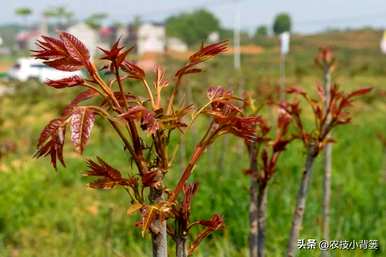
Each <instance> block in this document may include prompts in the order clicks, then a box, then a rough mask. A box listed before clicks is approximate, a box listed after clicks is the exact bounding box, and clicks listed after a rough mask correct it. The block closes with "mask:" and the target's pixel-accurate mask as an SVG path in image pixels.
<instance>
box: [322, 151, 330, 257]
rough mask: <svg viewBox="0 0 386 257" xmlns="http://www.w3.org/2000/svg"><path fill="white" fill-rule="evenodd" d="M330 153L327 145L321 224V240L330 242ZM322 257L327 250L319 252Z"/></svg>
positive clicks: (325, 256) (326, 254)
mask: <svg viewBox="0 0 386 257" xmlns="http://www.w3.org/2000/svg"><path fill="white" fill-rule="evenodd" d="M331 152H332V145H331V144H327V145H326V148H325V149H324V180H323V224H322V239H323V240H327V241H328V240H330V199H331V166H332V163H331V160H332V159H331V157H332V155H331ZM321 256H322V257H327V256H329V253H328V251H327V250H325V251H321Z"/></svg>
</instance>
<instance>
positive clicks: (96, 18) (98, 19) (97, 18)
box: [85, 13, 107, 29]
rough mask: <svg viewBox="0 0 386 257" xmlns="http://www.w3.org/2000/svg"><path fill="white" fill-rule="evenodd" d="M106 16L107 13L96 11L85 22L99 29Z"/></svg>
mask: <svg viewBox="0 0 386 257" xmlns="http://www.w3.org/2000/svg"><path fill="white" fill-rule="evenodd" d="M106 18H107V14H106V13H94V14H92V15H90V16H89V17H87V18H86V20H85V23H86V24H87V25H89V26H90V27H91V28H93V29H99V28H100V27H101V26H102V22H103V20H104V19H106Z"/></svg>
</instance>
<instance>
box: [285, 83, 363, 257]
mask: <svg viewBox="0 0 386 257" xmlns="http://www.w3.org/2000/svg"><path fill="white" fill-rule="evenodd" d="M370 90H371V88H362V89H359V90H356V91H353V92H351V93H345V92H343V91H341V90H339V89H338V86H337V85H332V86H331V88H330V92H329V93H328V95H329V99H328V101H326V97H325V96H326V95H327V93H326V92H325V90H324V88H323V86H320V85H319V86H317V90H316V91H317V95H318V97H317V98H312V97H310V96H309V95H308V94H307V93H306V92H305V91H304V90H303V89H302V88H298V87H292V88H288V89H287V93H288V94H295V95H297V96H300V97H302V98H304V100H305V101H306V102H307V103H308V105H309V106H310V108H311V110H312V113H313V118H314V127H313V129H312V130H310V131H308V130H306V129H305V126H304V123H303V119H302V114H301V108H300V103H299V101H297V100H295V101H293V102H288V103H282V104H281V106H282V108H283V110H285V111H286V112H287V113H288V114H289V115H291V117H292V119H293V120H294V123H295V125H296V128H297V137H298V138H299V139H301V140H302V141H303V144H304V147H305V148H306V153H307V154H306V155H307V156H306V161H305V165H304V170H303V174H302V178H301V181H300V187H299V191H298V194H297V199H296V207H295V210H294V214H293V218H292V225H291V231H290V234H289V242H288V248H287V256H288V257H293V256H295V252H296V248H297V240H298V236H299V231H300V228H301V225H302V221H303V215H304V209H305V207H306V197H307V192H308V186H309V182H310V178H311V173H312V168H313V164H314V161H315V159H316V157H317V156H318V155H319V153H320V152H321V151H322V150H323V148H324V147H325V146H326V144H328V143H332V142H333V140H332V139H331V138H330V137H328V135H329V134H330V132H331V131H332V130H333V129H334V128H336V127H337V126H340V125H344V124H347V123H349V122H350V121H351V114H350V113H349V112H348V111H347V109H348V107H350V106H351V104H352V103H353V101H354V100H355V98H356V97H358V96H361V95H364V94H366V93H368V92H369V91H370ZM325 105H326V108H324V106H325Z"/></svg>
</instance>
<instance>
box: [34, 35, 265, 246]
mask: <svg viewBox="0 0 386 257" xmlns="http://www.w3.org/2000/svg"><path fill="white" fill-rule="evenodd" d="M37 44H38V47H39V49H38V50H36V51H34V56H35V57H36V58H38V59H42V60H43V61H44V63H45V64H47V65H49V66H51V67H53V68H56V69H59V70H65V71H75V70H79V69H82V68H85V69H87V71H88V77H87V78H85V79H83V78H81V77H80V76H72V77H69V78H65V79H60V80H49V81H47V83H46V84H47V85H48V86H50V87H54V88H58V89H62V88H67V87H75V86H82V87H87V90H85V91H83V92H82V93H80V94H79V95H78V96H76V97H75V98H74V99H73V100H72V101H71V102H70V103H69V104H68V105H67V106H66V107H65V109H64V111H63V114H62V115H61V116H60V117H59V118H57V119H55V120H52V121H51V122H50V123H49V124H48V125H47V126H46V127H45V128H44V130H43V131H42V133H41V136H40V139H39V142H38V151H37V153H36V156H37V157H41V156H46V155H50V156H51V162H52V165H53V166H54V167H55V168H56V167H57V160H58V159H59V161H60V162H61V163H62V164H63V165H64V160H63V145H64V140H65V129H66V127H67V125H69V126H70V128H71V141H72V143H73V145H74V146H75V150H76V151H78V152H79V153H81V154H82V153H83V151H84V149H85V147H86V144H87V142H88V140H89V138H90V135H91V130H92V128H93V125H94V122H95V118H96V115H98V116H99V117H101V118H103V119H105V120H106V121H107V122H108V123H109V124H111V126H112V129H114V131H115V132H116V135H117V136H119V138H120V140H122V143H123V144H124V150H125V151H127V153H129V154H130V158H131V159H132V160H133V162H134V163H135V166H136V168H137V171H136V172H135V173H134V174H137V175H135V176H136V177H133V176H129V177H128V178H125V177H123V176H122V174H123V173H122V172H120V171H119V170H118V169H116V168H113V167H112V166H110V165H109V164H108V163H106V162H105V161H103V160H102V159H101V158H99V157H98V158H97V160H96V161H92V160H88V161H87V165H88V168H89V169H88V171H87V172H86V175H87V176H93V177H98V179H96V180H95V181H93V182H91V183H90V187H92V188H97V189H111V188H114V187H117V186H120V187H123V188H124V189H125V190H126V192H127V193H128V195H129V197H130V200H131V202H132V205H131V207H130V208H129V210H128V213H129V214H133V213H135V212H139V213H140V215H141V222H139V223H138V225H140V226H141V228H142V233H144V232H145V231H147V230H149V231H150V232H151V233H152V234H153V235H157V234H158V233H159V231H160V227H159V226H160V225H159V224H160V222H158V221H164V220H166V219H171V218H173V219H175V221H176V223H175V224H177V223H178V224H180V225H181V226H180V227H178V226H176V227H174V235H175V236H177V235H181V234H178V233H181V232H183V233H184V234H183V237H184V239H186V237H187V234H186V233H188V232H189V229H190V227H191V226H193V225H200V226H203V227H204V229H203V230H202V231H201V232H200V233H199V234H198V236H197V238H196V239H195V240H194V241H193V244H192V246H191V248H190V251H191V252H192V251H193V250H194V249H196V247H197V246H198V244H199V243H200V242H201V240H202V239H203V238H205V237H206V236H207V235H208V234H209V233H211V232H213V231H215V230H218V229H220V228H222V226H223V220H222V218H221V217H220V216H219V215H214V216H213V217H212V218H211V219H210V220H207V221H205V220H199V221H196V222H193V223H190V220H189V219H190V212H191V201H192V197H193V195H194V194H195V193H196V191H197V184H192V185H186V181H187V180H188V179H189V177H190V175H191V173H192V171H193V168H194V167H195V165H196V163H197V162H198V160H199V159H200V157H201V155H202V154H203V153H204V152H205V150H206V149H207V148H208V147H209V146H210V145H211V144H212V143H213V141H214V139H216V138H217V136H219V135H222V134H225V133H232V134H234V135H237V136H239V137H242V138H244V139H245V140H246V141H251V140H254V139H255V137H256V133H255V131H256V126H257V124H258V123H259V122H260V118H259V117H254V116H252V117H247V116H245V115H244V114H243V112H242V110H241V109H240V107H239V106H237V101H240V100H241V99H239V98H237V97H235V96H233V94H232V92H231V91H228V90H225V89H223V88H221V87H214V88H210V89H209V91H208V98H209V103H208V104H207V105H204V106H203V107H202V108H200V109H199V111H197V113H194V115H193V119H192V122H193V121H195V120H196V117H197V115H199V114H201V113H205V112H206V113H207V114H209V116H210V117H211V118H212V122H211V123H210V126H209V127H208V129H207V132H206V133H204V136H203V138H202V139H201V140H200V142H199V143H198V144H197V145H196V148H195V150H194V153H193V154H192V157H191V159H190V161H189V163H188V165H187V166H186V167H185V169H184V171H183V174H182V176H181V178H180V180H179V181H178V183H177V186H176V187H175V189H174V190H170V189H167V188H166V187H165V185H164V183H163V180H164V176H165V174H166V173H167V170H168V169H169V167H170V165H171V164H172V161H171V160H169V157H168V155H169V149H168V144H169V141H170V136H171V134H172V132H174V130H175V129H178V130H182V127H186V126H187V124H186V123H187V122H186V120H184V119H186V117H187V114H189V113H192V112H193V109H194V108H193V107H192V105H190V104H187V105H182V106H175V105H174V98H175V97H176V96H177V95H178V94H177V90H178V87H179V85H180V84H181V78H182V76H183V75H185V74H189V73H196V72H199V71H201V69H200V68H198V67H197V65H199V64H201V63H202V62H204V61H206V60H207V59H209V58H211V57H213V56H215V55H218V54H220V53H222V52H224V51H225V50H226V48H227V46H226V42H221V43H217V44H212V45H209V46H206V47H204V46H202V47H201V49H200V50H199V51H197V52H196V53H194V54H193V55H192V56H191V57H190V58H189V61H188V63H187V64H186V65H184V66H183V67H182V68H181V69H180V70H178V71H177V72H176V73H175V74H174V75H175V78H176V83H175V85H174V87H173V88H172V92H171V94H169V95H168V98H167V99H166V100H165V99H164V98H163V97H165V95H164V94H167V93H170V92H167V91H166V90H165V91H162V90H163V89H165V88H166V87H168V86H169V82H168V81H167V79H166V75H165V72H164V70H163V69H162V68H161V67H159V66H157V67H156V69H155V77H154V79H153V81H152V84H150V83H148V78H147V76H146V74H145V72H144V70H142V69H141V68H140V67H139V66H137V65H136V64H134V63H133V62H131V61H128V60H126V58H127V56H128V54H129V52H130V50H131V49H132V48H129V49H125V48H124V47H122V46H120V44H119V40H118V41H117V42H115V43H114V44H113V45H112V47H111V48H110V49H108V50H106V49H101V48H100V50H101V51H102V52H103V55H102V56H101V59H102V60H104V61H107V63H108V69H109V70H110V71H111V72H112V73H113V75H114V78H113V79H109V80H108V81H105V80H104V79H103V78H102V77H101V75H100V74H99V70H98V68H97V67H96V66H95V64H94V63H91V61H90V55H89V52H88V50H87V49H86V48H85V46H84V45H83V43H81V42H80V41H79V40H78V39H77V38H75V37H74V36H73V35H71V34H68V33H66V32H62V33H60V34H59V38H52V37H46V36H44V37H42V39H41V40H39V41H38V43H37ZM120 72H123V73H124V75H122V76H121V75H120ZM128 79H133V80H137V81H139V83H141V84H142V85H143V86H144V87H145V89H146V96H145V97H144V96H142V95H139V94H135V95H134V94H132V93H131V92H130V91H128V90H127V89H126V88H125V87H126V85H125V83H124V82H125V81H126V80H128ZM149 85H153V87H150V86H149ZM116 86H118V87H119V91H118V90H117V89H115V88H114V87H116ZM91 99H92V101H89V102H88V104H85V103H84V101H86V100H91ZM240 103H241V101H240ZM144 132H148V133H144ZM181 191H183V198H182V201H180V198H179V197H178V194H179V192H181ZM170 192H171V193H170ZM165 195H169V197H168V199H167V200H162V199H164V198H165ZM146 196H148V199H147V198H146ZM155 221H157V222H155ZM169 230H172V229H169Z"/></svg>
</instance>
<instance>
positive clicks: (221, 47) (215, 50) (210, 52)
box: [175, 41, 228, 78]
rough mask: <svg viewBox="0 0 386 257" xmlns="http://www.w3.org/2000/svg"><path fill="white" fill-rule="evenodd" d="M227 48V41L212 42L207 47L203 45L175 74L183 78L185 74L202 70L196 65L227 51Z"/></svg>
mask: <svg viewBox="0 0 386 257" xmlns="http://www.w3.org/2000/svg"><path fill="white" fill-rule="evenodd" d="M227 48H228V42H227V41H224V42H220V43H215V44H211V45H208V46H206V47H204V46H201V48H200V50H198V51H197V52H195V53H194V54H193V55H191V56H190V57H189V62H188V63H187V64H185V66H183V67H182V68H181V69H179V70H178V71H177V72H176V74H175V76H176V77H177V78H181V77H182V76H183V75H186V74H190V73H198V72H201V69H199V68H196V67H195V66H196V65H197V64H199V63H202V62H204V61H206V60H208V59H210V58H211V57H213V56H216V55H218V54H220V53H223V52H225V51H226V50H227Z"/></svg>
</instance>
